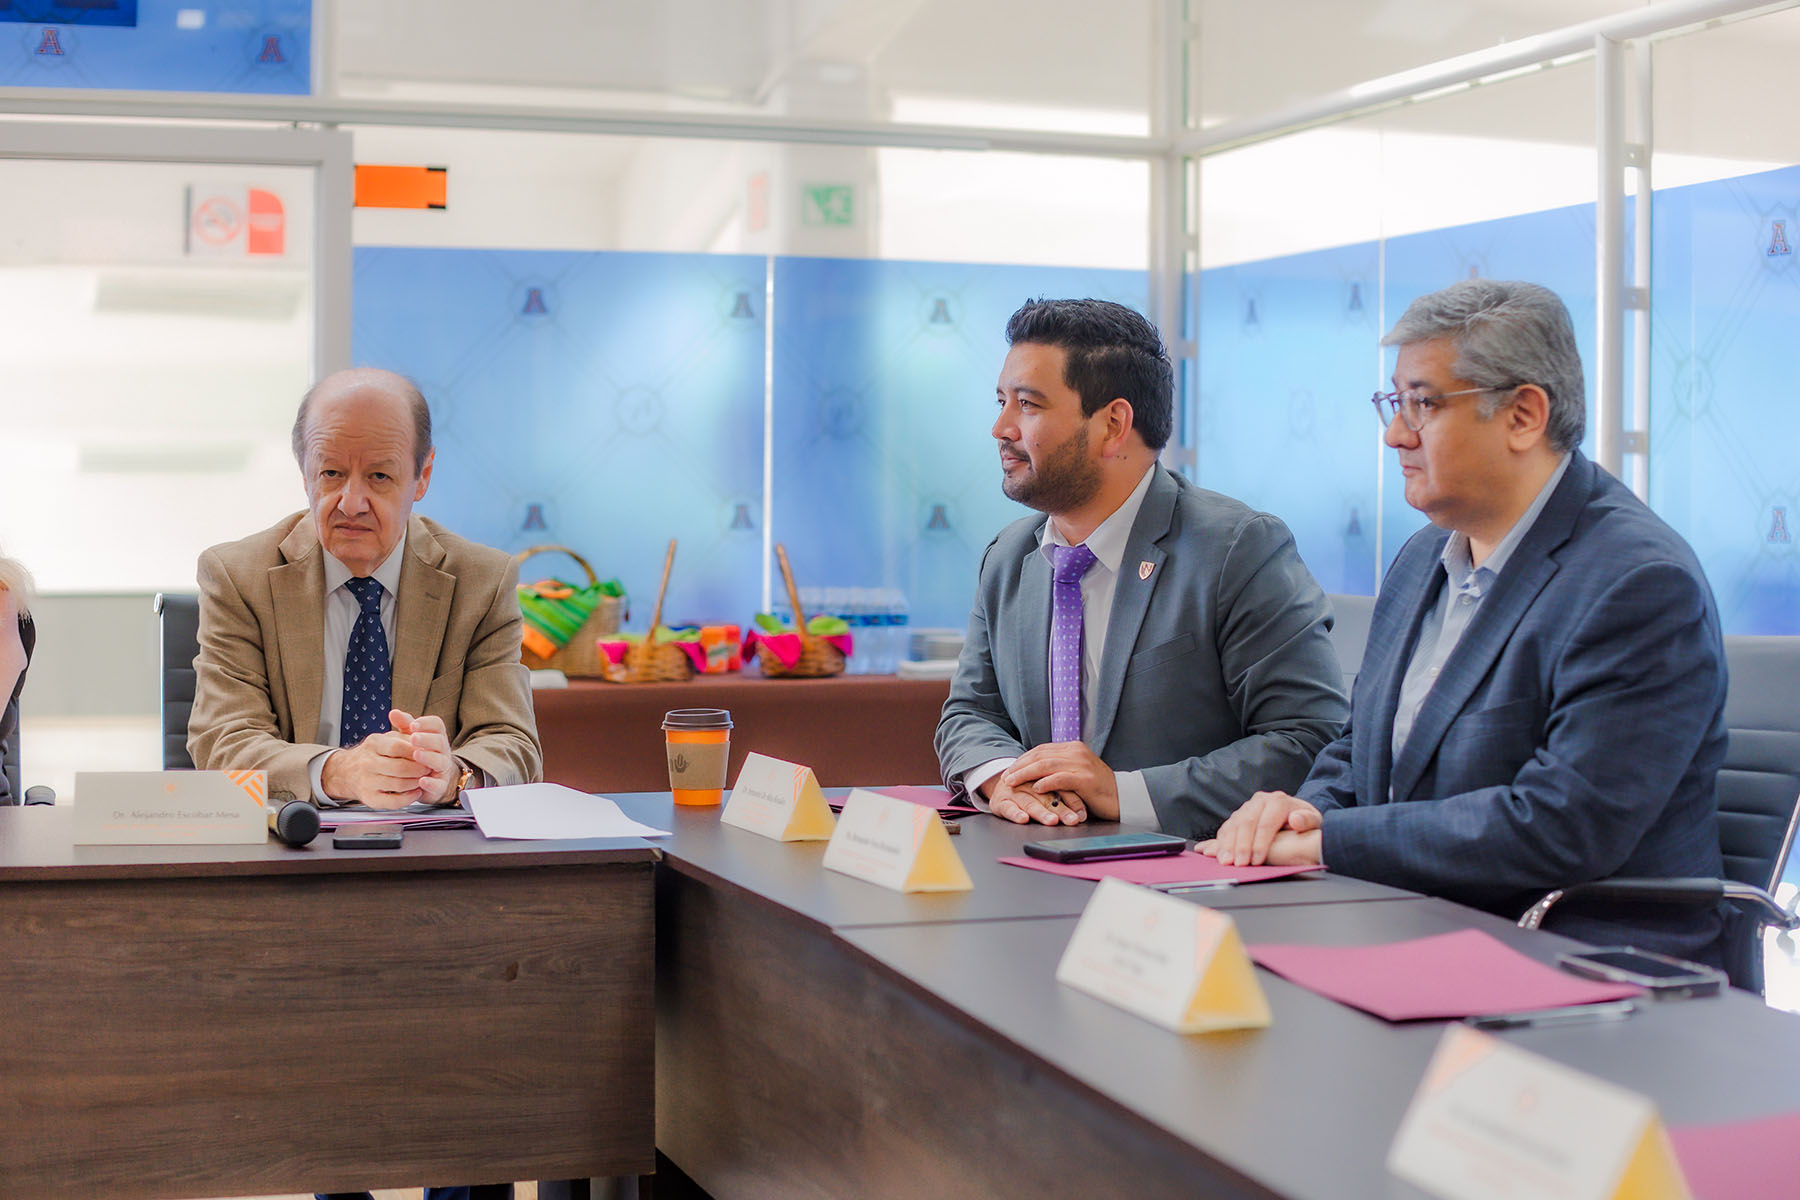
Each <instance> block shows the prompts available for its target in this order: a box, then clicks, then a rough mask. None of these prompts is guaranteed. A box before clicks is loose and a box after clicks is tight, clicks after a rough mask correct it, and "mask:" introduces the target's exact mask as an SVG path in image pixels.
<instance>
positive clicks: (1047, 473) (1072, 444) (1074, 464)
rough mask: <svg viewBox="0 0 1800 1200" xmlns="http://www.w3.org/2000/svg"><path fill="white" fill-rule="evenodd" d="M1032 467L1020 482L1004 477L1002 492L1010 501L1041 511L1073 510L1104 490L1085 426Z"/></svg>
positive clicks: (1037, 460) (1001, 480) (1001, 484)
mask: <svg viewBox="0 0 1800 1200" xmlns="http://www.w3.org/2000/svg"><path fill="white" fill-rule="evenodd" d="M1030 468H1031V473H1030V475H1028V476H1027V477H1025V478H1024V479H1020V480H1018V481H1016V482H1015V481H1014V480H1012V479H1008V478H1007V477H1005V476H1004V475H1003V476H1001V478H1000V490H1001V491H1002V492H1004V493H1006V498H1007V499H1009V500H1017V501H1018V502H1019V503H1020V504H1023V505H1025V506H1026V507H1028V508H1035V509H1037V510H1038V511H1039V512H1045V513H1065V512H1070V511H1073V510H1074V509H1077V508H1080V507H1081V506H1082V505H1084V504H1086V503H1087V502H1088V501H1089V500H1092V499H1093V498H1094V496H1095V495H1096V494H1097V493H1098V492H1099V491H1100V466H1099V464H1098V463H1095V462H1092V461H1090V460H1089V458H1088V433H1087V426H1086V425H1085V424H1084V425H1082V426H1081V428H1080V429H1078V430H1077V431H1076V432H1075V433H1073V434H1071V435H1070V436H1069V439H1068V440H1067V441H1065V442H1064V443H1063V444H1062V445H1060V446H1058V447H1057V448H1056V449H1054V450H1051V451H1050V452H1048V453H1047V454H1044V455H1041V456H1040V457H1039V458H1038V459H1036V460H1034V461H1032V462H1031V463H1030Z"/></svg>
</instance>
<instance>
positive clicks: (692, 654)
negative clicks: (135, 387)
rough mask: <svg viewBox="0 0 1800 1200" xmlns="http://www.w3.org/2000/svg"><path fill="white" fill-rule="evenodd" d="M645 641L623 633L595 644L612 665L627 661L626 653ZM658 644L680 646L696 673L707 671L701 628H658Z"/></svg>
mask: <svg viewBox="0 0 1800 1200" xmlns="http://www.w3.org/2000/svg"><path fill="white" fill-rule="evenodd" d="M643 640H644V635H643V634H641V633H621V634H619V635H618V636H617V637H616V638H601V639H600V640H599V641H598V642H595V643H594V644H595V645H596V646H598V647H599V648H600V653H602V654H604V655H605V656H606V660H607V661H608V662H610V663H614V664H617V663H622V662H624V661H625V651H626V650H628V649H630V648H631V647H632V646H634V645H636V644H637V643H639V642H641V641H643ZM656 643H657V645H659V646H667V645H673V646H679V647H680V648H681V650H682V652H683V653H685V654H686V655H687V656H688V658H689V660H691V661H692V662H693V664H694V670H695V672H696V673H700V672H704V671H705V670H706V646H705V644H704V643H703V642H702V641H701V640H700V627H699V626H698V625H689V626H687V627H686V628H683V629H670V628H669V627H668V626H667V625H659V626H657V627H656Z"/></svg>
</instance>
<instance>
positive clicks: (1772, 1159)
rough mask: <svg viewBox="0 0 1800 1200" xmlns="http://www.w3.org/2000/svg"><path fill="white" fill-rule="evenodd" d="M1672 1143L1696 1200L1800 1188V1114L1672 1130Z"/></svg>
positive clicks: (1736, 1199)
mask: <svg viewBox="0 0 1800 1200" xmlns="http://www.w3.org/2000/svg"><path fill="white" fill-rule="evenodd" d="M1669 1140H1670V1141H1672V1142H1673V1143H1675V1158H1676V1160H1677V1161H1679V1162H1680V1163H1681V1173H1682V1174H1683V1175H1685V1176H1687V1181H1688V1188H1689V1189H1690V1190H1691V1191H1692V1192H1693V1193H1694V1200H1746V1198H1748V1197H1752V1196H1773V1195H1776V1194H1778V1193H1782V1189H1784V1188H1800V1113H1783V1114H1782V1115H1780V1116H1778V1117H1764V1118H1762V1119H1761V1120H1755V1121H1733V1122H1731V1123H1730V1124H1728V1125H1689V1126H1687V1127H1686V1128H1683V1129H1671V1130H1669ZM1782 1194H1791V1193H1782Z"/></svg>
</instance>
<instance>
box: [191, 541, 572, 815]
mask: <svg viewBox="0 0 1800 1200" xmlns="http://www.w3.org/2000/svg"><path fill="white" fill-rule="evenodd" d="M404 554H405V560H404V564H403V565H402V567H401V569H400V587H399V592H398V594H397V596H396V597H395V605H396V607H395V610H394V649H393V656H392V661H393V671H394V679H393V704H394V707H395V708H398V709H401V710H403V711H405V712H409V713H412V714H413V715H414V716H424V715H426V714H432V715H436V716H439V717H442V718H443V721H444V727H445V729H447V730H448V731H449V733H450V744H451V745H452V746H453V747H454V748H455V750H456V754H457V756H458V757H459V758H462V759H464V760H466V761H467V762H469V763H471V764H472V765H474V766H476V767H479V768H480V769H481V770H483V771H486V772H487V774H488V775H489V776H490V777H491V778H492V779H493V781H494V782H495V783H496V784H510V783H525V782H531V781H535V780H538V779H540V778H542V776H543V753H542V751H541V750H540V748H539V746H538V737H537V718H536V717H535V715H534V714H533V713H532V707H531V682H530V680H531V676H530V672H528V671H527V670H526V669H525V667H524V666H523V665H522V664H521V663H520V662H519V636H520V633H521V630H522V628H523V625H522V621H521V618H520V616H519V598H518V594H517V592H516V591H515V590H514V587H515V585H516V584H517V582H518V568H517V567H516V566H515V565H514V564H513V561H512V559H511V558H510V557H508V556H507V555H506V554H504V553H502V552H500V551H498V550H494V549H491V548H489V547H487V546H481V545H477V544H476V543H474V542H471V541H469V540H467V539H466V538H461V537H458V536H457V535H456V534H453V533H451V532H450V531H449V530H447V529H445V528H444V527H443V526H441V525H439V524H437V523H436V522H435V521H430V520H427V519H425V518H424V517H420V516H417V515H414V516H413V517H412V518H411V519H410V520H409V522H408V524H407V527H406V549H405V551H404ZM199 582H200V656H199V657H198V658H196V659H195V660H194V670H195V673H196V676H197V678H196V680H195V690H194V711H193V715H192V717H190V718H189V721H188V752H189V753H190V754H192V755H193V758H194V765H195V766H196V767H199V768H200V769H202V770H230V769H261V770H264V771H267V772H268V773H269V790H270V791H271V792H289V793H291V794H292V795H294V796H295V797H296V798H300V799H305V798H308V797H310V796H311V795H312V784H311V781H310V780H309V778H308V775H307V763H308V762H309V761H310V760H311V759H312V758H313V757H314V756H315V755H318V754H321V753H323V752H324V751H326V750H329V749H332V747H329V746H321V745H318V744H316V743H314V741H313V738H315V737H317V736H318V730H319V712H320V708H321V706H322V704H323V702H324V696H323V694H322V693H323V691H324V680H325V553H324V550H323V548H322V547H321V546H320V544H319V537H318V533H317V531H316V530H315V528H314V526H313V521H312V518H311V517H310V516H308V515H307V514H305V513H295V514H294V515H293V516H290V517H286V518H284V519H283V520H282V521H281V522H280V523H279V524H277V525H275V526H274V527H273V528H272V529H265V530H264V531H263V532H261V533H259V534H256V535H254V536H252V537H247V538H245V539H244V540H243V541H240V542H227V543H226V544H225V545H222V546H214V547H213V548H212V549H210V550H208V551H206V552H205V553H204V554H202V555H201V556H200V565H199Z"/></svg>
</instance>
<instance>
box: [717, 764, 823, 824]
mask: <svg viewBox="0 0 1800 1200" xmlns="http://www.w3.org/2000/svg"><path fill="white" fill-rule="evenodd" d="M719 822H720V823H721V824H724V825H735V826H737V827H738V828H739V829H748V830H749V831H750V832H751V833H759V834H761V835H762V836H763V837H766V838H774V839H775V840H776V841H778V842H822V841H824V840H825V839H826V838H828V837H830V836H831V831H832V830H833V829H835V828H836V827H837V819H836V818H834V817H833V816H832V815H831V806H830V805H828V804H826V803H825V794H824V793H823V792H821V791H820V790H819V781H818V779H817V778H816V777H815V776H814V775H813V772H812V768H811V767H803V766H801V765H800V764H798V763H791V762H783V761H782V760H781V759H779V758H770V757H769V756H768V755H766V754H756V753H752V754H751V755H750V756H749V757H748V758H746V759H745V760H744V767H743V769H742V770H741V771H739V772H738V777H737V782H736V783H735V784H733V785H732V787H731V799H730V800H727V801H726V802H725V811H724V813H723V814H721V815H720V817H719Z"/></svg>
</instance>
